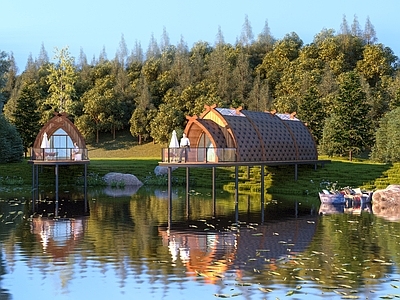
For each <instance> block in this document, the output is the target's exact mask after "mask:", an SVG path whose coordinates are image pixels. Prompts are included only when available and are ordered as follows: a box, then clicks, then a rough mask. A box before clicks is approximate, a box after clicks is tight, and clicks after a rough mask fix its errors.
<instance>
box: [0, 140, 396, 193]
mask: <svg viewBox="0 0 400 300" xmlns="http://www.w3.org/2000/svg"><path fill="white" fill-rule="evenodd" d="M163 146H164V147H165V146H166V145H158V144H153V143H146V144H143V145H138V144H137V142H136V140H135V139H133V138H132V137H131V136H130V135H129V134H125V135H121V136H119V137H118V139H117V141H113V140H111V137H104V138H103V139H102V143H100V144H96V145H88V149H89V157H90V164H89V166H88V172H89V174H90V177H91V178H92V179H93V178H101V177H102V176H104V175H105V174H107V173H108V172H121V173H129V174H134V175H135V176H137V177H138V178H139V179H140V180H141V181H143V182H148V183H151V184H163V183H164V184H165V183H166V178H163V179H160V178H157V177H156V176H155V175H154V168H155V167H156V166H157V165H158V162H159V160H160V158H161V148H162V147H163ZM323 159H326V157H323ZM82 171H83V167H82V166H69V167H62V168H60V174H59V175H60V183H62V184H76V182H77V181H78V180H79V178H81V176H82ZM39 176H40V182H41V184H43V185H51V184H54V169H53V168H51V167H44V168H42V169H41V171H40V175H39ZM216 176H217V181H216V182H217V186H218V187H219V188H223V189H225V190H228V191H231V192H233V191H234V168H218V169H217V172H216ZM265 176H266V177H265V188H266V189H267V192H268V194H272V195H282V196H284V197H299V196H306V195H314V196H316V195H317V194H316V193H317V191H318V190H319V184H320V182H322V181H330V182H337V183H338V186H352V187H363V188H365V189H371V190H374V189H380V188H385V187H386V186H387V185H388V184H400V164H393V165H388V164H377V163H373V162H371V161H368V160H358V161H353V162H349V161H346V160H338V159H334V160H332V163H330V164H327V165H325V166H324V167H323V168H321V167H318V168H317V169H316V170H315V169H314V167H313V166H299V168H298V180H297V181H295V180H294V167H293V166H281V167H268V168H266V172H265ZM173 177H174V179H175V181H174V182H175V184H184V182H185V168H179V169H177V170H175V171H174V172H173ZM260 178H261V176H260V167H254V168H250V169H247V168H246V167H241V168H239V183H240V185H239V189H240V191H241V192H242V193H259V191H260ZM190 179H191V183H190V184H191V186H193V187H211V169H209V168H205V169H191V170H190ZM31 180H32V169H31V165H29V164H28V162H27V161H23V162H21V163H14V164H3V165H0V190H1V188H2V187H3V190H4V187H6V186H13V185H18V186H26V187H27V188H28V189H29V188H30V185H31ZM89 183H90V181H89Z"/></svg>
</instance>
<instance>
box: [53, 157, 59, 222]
mask: <svg viewBox="0 0 400 300" xmlns="http://www.w3.org/2000/svg"><path fill="white" fill-rule="evenodd" d="M55 173H56V199H55V203H56V205H55V211H54V216H55V217H58V204H59V203H58V164H56V166H55Z"/></svg>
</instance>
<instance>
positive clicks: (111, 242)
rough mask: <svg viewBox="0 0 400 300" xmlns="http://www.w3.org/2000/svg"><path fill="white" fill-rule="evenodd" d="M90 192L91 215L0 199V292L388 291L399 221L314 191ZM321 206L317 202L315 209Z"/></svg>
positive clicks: (395, 288)
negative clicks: (339, 204) (338, 205)
mask: <svg viewBox="0 0 400 300" xmlns="http://www.w3.org/2000/svg"><path fill="white" fill-rule="evenodd" d="M132 192H133V193H134V194H132V195H129V196H123V195H121V193H120V192H118V191H114V192H113V191H111V192H110V191H108V192H107V193H105V192H104V191H96V190H90V191H89V194H88V195H89V196H88V199H89V201H88V203H89V207H90V214H89V215H88V216H84V217H75V218H63V217H62V216H61V218H59V219H51V218H50V219H49V218H34V219H32V220H30V219H24V218H23V216H24V215H23V211H24V209H26V208H24V204H23V197H22V196H17V197H13V198H12V199H11V198H10V197H9V196H7V195H3V196H0V299H1V300H4V299H16V300H19V299H44V298H51V299H113V300H116V299H174V300H178V299H191V300H195V299H201V300H204V299H221V298H234V299H277V298H278V299H394V298H398V297H400V290H399V288H400V276H399V269H398V266H399V263H400V254H399V252H400V245H399V243H400V224H399V223H396V222H390V221H387V220H385V219H382V218H378V217H376V216H374V215H373V214H372V213H369V212H367V211H362V212H361V213H360V212H359V211H356V210H353V211H350V212H343V210H339V211H338V210H336V211H334V210H333V211H332V208H326V207H325V208H323V209H324V211H325V212H328V213H327V214H324V215H320V214H319V209H320V208H319V203H318V201H317V200H318V199H305V200H304V199H303V200H302V201H296V202H291V201H285V200H279V201H277V200H272V201H268V203H267V205H266V206H265V210H264V213H263V214H262V213H261V211H260V207H261V205H260V200H259V199H258V198H257V197H253V196H252V197H250V196H243V195H241V196H240V197H239V203H238V205H235V199H234V196H233V195H231V194H228V193H225V192H220V191H218V192H217V199H216V201H215V202H214V201H213V200H212V197H211V195H210V193H209V191H193V192H192V193H191V196H190V206H189V208H187V206H186V200H185V193H184V191H181V190H176V191H174V197H173V210H172V213H171V218H172V219H171V222H168V221H169V220H168V215H169V214H168V200H167V199H166V192H165V191H162V190H158V189H148V188H143V187H142V188H141V189H139V190H138V191H132ZM321 209H322V208H321Z"/></svg>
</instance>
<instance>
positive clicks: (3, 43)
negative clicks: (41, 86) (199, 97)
mask: <svg viewBox="0 0 400 300" xmlns="http://www.w3.org/2000/svg"><path fill="white" fill-rule="evenodd" d="M399 8H400V2H399V1H398V0H382V1H376V0H336V1H325V0H276V1H270V0H246V1H244V0H242V1H239V0H202V1H195V0H182V1H181V0H179V1H178V0H142V1H137V0H113V1H104V0H98V1H93V0H68V1H59V0H35V1H32V0H3V1H2V5H1V10H2V17H1V26H0V37H1V39H0V51H5V52H7V53H10V52H13V54H14V57H15V59H16V61H17V66H18V68H19V71H20V72H21V71H23V70H24V69H25V66H26V62H27V59H28V56H29V54H30V53H31V54H32V56H33V58H37V57H38V55H39V52H40V48H41V45H42V44H43V45H44V47H45V49H46V50H47V52H48V55H49V57H50V59H52V58H53V56H54V49H55V47H57V48H63V47H66V46H68V47H69V50H70V53H71V55H72V56H74V57H76V58H77V57H79V52H80V50H81V48H82V49H83V52H84V53H85V54H86V56H87V58H88V60H89V61H91V59H92V58H93V57H94V56H95V57H96V58H97V57H98V56H99V54H100V52H101V51H102V49H103V47H104V48H105V50H106V53H107V57H108V58H109V59H112V58H114V56H115V53H116V51H117V49H118V47H119V43H120V41H121V37H122V35H123V36H124V39H125V42H126V44H127V46H128V49H129V50H132V49H133V48H134V45H135V42H136V41H137V42H140V44H141V46H142V48H143V50H144V51H146V50H147V47H148V45H149V41H150V38H151V35H152V34H153V36H154V38H155V39H156V40H157V41H158V42H160V41H161V36H162V34H163V30H164V28H165V30H166V32H167V33H168V36H169V39H170V43H171V44H174V45H176V44H177V43H178V42H179V41H180V39H181V36H182V37H183V39H184V41H185V42H186V43H187V45H188V47H189V48H191V47H192V46H193V44H194V43H195V42H198V41H207V42H209V43H210V44H211V45H214V43H215V40H216V35H217V32H218V28H219V27H220V28H221V31H222V33H223V36H224V39H225V42H227V43H232V44H234V43H235V41H236V39H237V38H238V37H239V36H240V34H241V31H242V26H243V23H244V20H245V17H246V15H247V17H248V20H249V21H250V24H251V26H252V30H253V34H254V36H255V37H256V36H257V35H258V34H259V33H260V32H261V31H262V30H263V28H264V25H265V21H268V25H269V28H270V30H271V33H272V35H273V36H274V37H275V38H277V39H281V38H283V37H284V36H285V35H286V34H288V33H291V32H296V33H297V34H298V35H299V37H300V38H301V39H302V40H303V42H304V43H305V44H308V43H310V42H312V40H313V38H314V36H315V35H316V34H317V33H319V32H320V31H321V30H322V29H324V28H327V29H330V28H332V29H334V30H335V31H336V32H338V31H339V29H340V24H341V23H342V19H343V16H344V15H345V16H346V19H347V22H348V23H349V25H351V24H352V22H353V19H354V16H355V15H356V16H357V19H358V22H359V23H360V27H361V29H364V25H365V21H366V19H367V17H369V18H370V21H371V23H372V24H373V25H374V27H375V31H376V34H377V37H378V42H379V43H382V44H384V45H385V46H387V47H390V48H391V49H392V50H393V51H394V53H395V55H397V56H400V34H399V27H400V26H399V25H400V18H399V17H398V11H399Z"/></svg>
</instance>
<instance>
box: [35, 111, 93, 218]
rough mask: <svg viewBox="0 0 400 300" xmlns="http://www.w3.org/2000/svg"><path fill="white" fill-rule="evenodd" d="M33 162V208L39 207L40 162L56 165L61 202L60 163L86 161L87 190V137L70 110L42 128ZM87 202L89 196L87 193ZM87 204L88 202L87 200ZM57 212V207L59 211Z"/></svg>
mask: <svg viewBox="0 0 400 300" xmlns="http://www.w3.org/2000/svg"><path fill="white" fill-rule="evenodd" d="M28 163H30V164H32V203H33V204H32V210H33V212H35V211H36V200H37V199H38V198H39V197H38V193H39V192H38V191H39V166H54V168H55V172H54V173H55V177H56V186H55V201H56V202H58V174H59V167H60V166H67V165H83V166H84V189H85V192H84V193H85V195H86V190H87V165H88V164H89V157H88V150H87V148H86V143H85V139H84V138H83V136H82V134H81V133H80V132H79V130H78V128H77V127H76V126H75V125H74V124H73V123H72V122H71V121H70V120H69V119H68V116H67V114H66V113H55V116H54V117H53V118H52V119H50V121H48V122H47V123H46V124H45V125H44V126H43V127H42V129H41V130H40V131H39V134H38V135H37V136H36V139H35V142H34V144H33V147H32V149H31V159H30V160H29V161H28ZM85 202H86V196H85ZM85 207H87V204H86V203H85ZM55 215H56V216H57V211H56V212H55Z"/></svg>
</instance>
